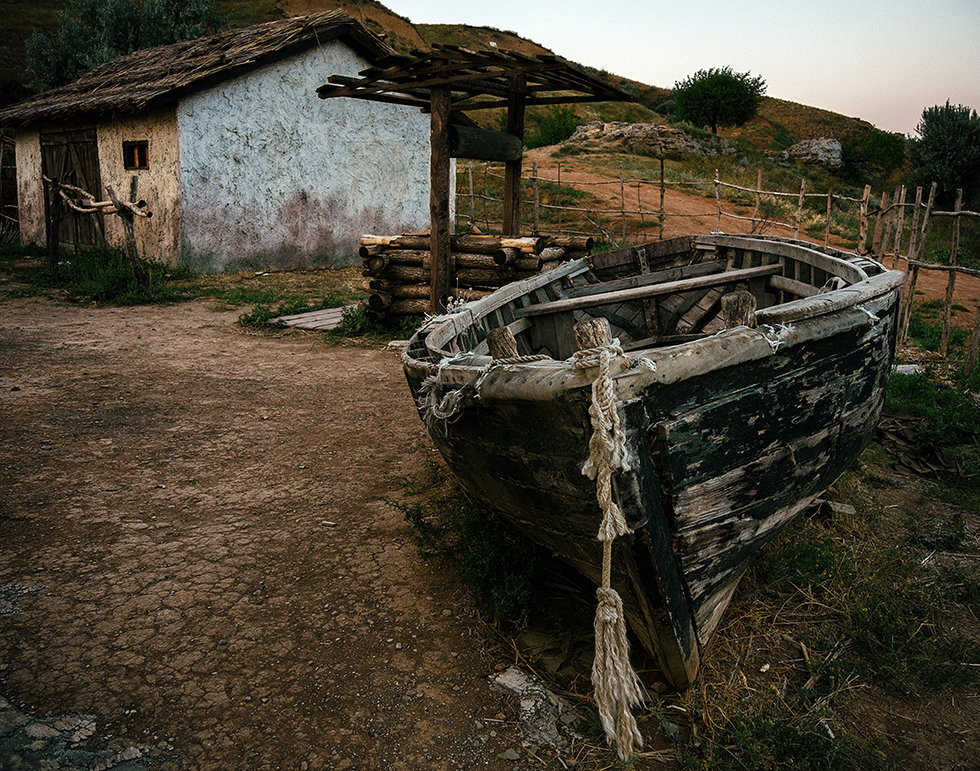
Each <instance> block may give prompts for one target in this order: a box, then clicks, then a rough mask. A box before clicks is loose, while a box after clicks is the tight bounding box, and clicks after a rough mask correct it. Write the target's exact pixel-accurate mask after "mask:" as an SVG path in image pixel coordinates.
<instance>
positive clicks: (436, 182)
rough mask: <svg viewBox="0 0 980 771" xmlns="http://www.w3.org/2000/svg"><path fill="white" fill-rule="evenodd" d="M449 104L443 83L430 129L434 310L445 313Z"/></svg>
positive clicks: (448, 256) (433, 105) (448, 270)
mask: <svg viewBox="0 0 980 771" xmlns="http://www.w3.org/2000/svg"><path fill="white" fill-rule="evenodd" d="M449 108H450V92H449V88H448V87H446V86H439V87H436V88H433V89H432V92H431V110H432V111H431V114H430V131H429V139H430V142H429V147H430V152H429V176H430V187H429V237H430V246H429V249H430V251H431V252H432V263H431V268H430V270H431V273H430V287H429V305H430V311H431V312H432V313H435V314H439V313H444V312H445V310H446V298H447V297H448V296H449V291H450V287H451V286H452V275H451V273H452V254H451V252H450V232H449V230H450V225H449V190H450V184H449V182H450V180H449V170H450V162H449Z"/></svg>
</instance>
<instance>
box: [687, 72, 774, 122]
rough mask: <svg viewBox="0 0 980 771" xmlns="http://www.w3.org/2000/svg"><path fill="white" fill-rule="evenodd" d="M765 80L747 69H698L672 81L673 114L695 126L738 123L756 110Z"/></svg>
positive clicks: (764, 86)
mask: <svg viewBox="0 0 980 771" xmlns="http://www.w3.org/2000/svg"><path fill="white" fill-rule="evenodd" d="M765 93H766V82H765V81H764V80H763V79H762V78H761V77H758V76H756V77H752V75H751V73H748V72H732V68H731V67H722V68H720V69H715V68H714V67H712V68H711V69H708V70H698V71H697V72H695V73H694V74H693V75H690V76H688V77H687V78H685V79H684V80H682V81H680V82H678V83H675V84H674V91H673V96H672V101H673V103H674V107H673V110H674V117H675V118H679V119H680V120H686V121H689V122H690V123H693V124H694V125H695V126H710V127H711V133H712V134H717V133H718V127H719V126H741V125H742V124H743V123H745V122H746V121H747V120H749V119H750V118H751V117H752V116H753V115H755V113H756V110H758V109H759V102H760V100H761V99H762V95H763V94H765Z"/></svg>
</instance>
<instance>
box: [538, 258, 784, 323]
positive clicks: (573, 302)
mask: <svg viewBox="0 0 980 771" xmlns="http://www.w3.org/2000/svg"><path fill="white" fill-rule="evenodd" d="M782 269H783V266H782V263H777V264H775V265H761V266H759V267H757V268H744V269H742V270H732V271H728V272H727V273H721V274H718V275H710V276H696V277H694V278H686V279H681V280H679V281H667V282H665V283H663V284H656V285H654V286H646V287H642V286H641V287H634V288H632V289H620V290H618V291H615V292H603V293H601V294H595V295H591V296H588V297H571V298H568V299H565V300H555V301H554V302H549V303H541V304H539V305H532V306H531V307H529V308H525V309H524V311H523V315H525V316H540V315H544V314H546V313H558V312H560V311H569V310H577V309H581V308H592V307H595V306H597V305H606V304H608V303H611V302H622V301H624V300H640V299H642V298H644V297H654V296H656V295H664V294H672V293H674V292H687V291H693V290H695V289H705V288H708V287H713V286H718V285H720V284H734V283H737V282H739V281H747V280H748V279H750V278H756V277H759V276H772V275H775V274H777V273H780V272H781V271H782Z"/></svg>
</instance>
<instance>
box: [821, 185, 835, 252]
mask: <svg viewBox="0 0 980 771" xmlns="http://www.w3.org/2000/svg"><path fill="white" fill-rule="evenodd" d="M832 197H833V194H832V193H827V222H826V224H825V226H824V230H823V245H824V246H830V207H831V203H832V201H831V199H832Z"/></svg>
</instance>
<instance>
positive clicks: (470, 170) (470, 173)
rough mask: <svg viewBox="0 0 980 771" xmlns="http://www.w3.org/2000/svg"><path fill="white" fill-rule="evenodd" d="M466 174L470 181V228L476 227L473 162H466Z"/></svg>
mask: <svg viewBox="0 0 980 771" xmlns="http://www.w3.org/2000/svg"><path fill="white" fill-rule="evenodd" d="M468 163H469V165H468V166H467V169H466V172H467V175H468V176H469V181H470V227H471V228H472V227H474V226H475V225H476V198H474V196H473V161H469V162H468Z"/></svg>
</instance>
